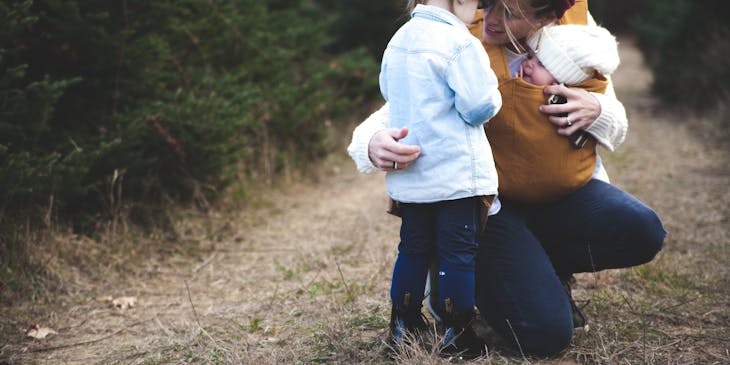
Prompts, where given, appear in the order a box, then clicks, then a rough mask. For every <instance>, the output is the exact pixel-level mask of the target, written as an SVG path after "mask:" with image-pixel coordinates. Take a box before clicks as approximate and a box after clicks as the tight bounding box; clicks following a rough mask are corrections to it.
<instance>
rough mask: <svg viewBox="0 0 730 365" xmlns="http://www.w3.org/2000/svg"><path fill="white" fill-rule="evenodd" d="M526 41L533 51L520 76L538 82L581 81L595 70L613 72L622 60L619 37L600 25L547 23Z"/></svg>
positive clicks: (589, 76) (570, 82)
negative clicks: (619, 52)
mask: <svg viewBox="0 0 730 365" xmlns="http://www.w3.org/2000/svg"><path fill="white" fill-rule="evenodd" d="M527 45H528V46H529V48H530V55H529V56H528V60H526V61H525V62H523V63H522V69H523V70H522V75H521V76H522V77H523V78H524V79H525V81H527V82H530V83H533V84H536V85H549V84H552V83H562V84H568V85H574V84H580V83H581V82H584V81H586V80H588V79H590V78H592V77H594V75H595V74H596V72H600V73H601V74H603V75H605V76H608V75H610V74H611V73H613V72H614V71H615V70H616V68H617V67H618V65H619V62H620V60H619V56H618V46H617V43H616V38H615V37H614V36H613V35H612V34H611V33H610V32H609V31H608V30H606V29H605V28H602V27H599V26H591V25H573V24H566V25H550V26H546V27H543V28H542V29H541V30H539V31H538V32H536V33H535V34H533V35H532V36H530V37H529V38H528V39H527ZM538 61H539V62H538ZM546 72H549V74H548V75H544V73H546Z"/></svg>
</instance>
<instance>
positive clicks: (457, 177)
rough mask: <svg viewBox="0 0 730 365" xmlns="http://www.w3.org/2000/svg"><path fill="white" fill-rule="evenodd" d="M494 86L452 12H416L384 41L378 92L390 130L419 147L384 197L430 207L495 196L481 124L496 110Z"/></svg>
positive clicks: (478, 49)
mask: <svg viewBox="0 0 730 365" xmlns="http://www.w3.org/2000/svg"><path fill="white" fill-rule="evenodd" d="M497 87H498V83H497V78H496V76H495V74H494V72H493V71H492V70H491V68H490V66H489V58H488V56H487V53H486V51H485V50H484V47H483V46H482V45H481V43H480V42H479V40H478V39H476V38H475V37H474V36H472V35H471V34H470V33H469V31H468V29H467V28H466V25H464V23H463V22H461V20H459V19H458V18H457V17H456V16H454V15H453V14H451V13H450V12H448V11H446V10H443V9H441V8H438V7H435V6H429V5H418V6H417V7H416V9H415V10H414V11H413V14H412V19H411V20H410V21H409V22H407V23H406V24H405V25H404V26H403V27H401V29H399V30H398V31H397V32H396V34H395V35H394V36H393V38H392V39H391V40H390V43H389V44H388V46H387V48H386V50H385V53H384V54H383V62H382V67H381V71H380V89H381V92H382V94H383V97H385V99H386V100H387V101H388V103H389V104H390V117H391V120H390V126H391V127H402V126H407V127H408V128H409V134H408V136H407V137H405V138H404V139H402V140H401V141H400V142H401V143H404V144H412V145H418V146H420V147H421V154H420V157H419V158H418V159H417V160H416V161H414V162H413V163H412V164H411V165H410V166H409V167H408V168H406V169H404V170H397V171H395V172H388V173H387V175H386V182H387V186H388V194H389V195H390V197H391V198H393V199H394V200H397V201H400V202H408V203H430V202H436V201H442V200H453V199H460V198H465V197H471V196H478V195H492V194H496V192H497V172H496V170H495V167H494V161H493V158H492V151H491V148H490V147H489V142H488V141H487V138H486V136H485V134H484V130H483V128H482V125H483V124H484V123H485V122H486V121H487V120H488V119H490V118H492V117H493V116H494V115H496V114H497V112H498V111H499V109H500V108H501V106H502V97H501V95H500V93H499V90H498V89H497Z"/></svg>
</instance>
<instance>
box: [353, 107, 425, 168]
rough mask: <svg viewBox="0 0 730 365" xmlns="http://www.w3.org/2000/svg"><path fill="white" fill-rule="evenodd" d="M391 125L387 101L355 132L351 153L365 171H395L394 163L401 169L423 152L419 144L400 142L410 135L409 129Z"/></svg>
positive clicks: (358, 166) (356, 162)
mask: <svg viewBox="0 0 730 365" xmlns="http://www.w3.org/2000/svg"><path fill="white" fill-rule="evenodd" d="M389 125H390V106H389V105H388V103H386V104H385V105H383V106H382V107H381V108H380V109H378V110H377V111H375V112H374V113H373V114H371V115H370V116H369V117H368V118H367V119H365V120H364V121H363V122H362V123H360V125H358V126H357V128H355V130H354V131H352V140H351V141H350V145H349V146H348V147H347V153H349V154H350V157H351V158H352V160H353V161H355V165H356V166H357V170H358V171H360V172H361V173H363V174H371V173H373V172H376V171H378V170H379V169H382V170H389V171H392V170H393V169H394V164H393V162H397V163H398V169H403V168H406V167H408V165H410V163H411V162H413V160H415V159H416V158H417V157H418V154H419V153H420V151H421V150H420V148H419V147H418V146H412V145H404V144H400V143H398V140H400V139H402V138H403V137H405V136H406V135H407V134H408V129H407V128H401V129H398V128H388V126H389Z"/></svg>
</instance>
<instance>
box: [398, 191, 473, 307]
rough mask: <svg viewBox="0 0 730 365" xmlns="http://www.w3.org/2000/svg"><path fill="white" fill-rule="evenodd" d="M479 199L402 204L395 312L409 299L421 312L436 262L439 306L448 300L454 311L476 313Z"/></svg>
mask: <svg viewBox="0 0 730 365" xmlns="http://www.w3.org/2000/svg"><path fill="white" fill-rule="evenodd" d="M480 207H481V203H480V198H478V197H474V198H465V199H458V200H449V201H441V202H436V203H427V204H413V203H401V204H400V214H401V218H402V223H401V229H400V237H401V242H400V244H399V245H398V258H397V259H396V262H395V266H394V268H393V279H392V283H391V289H390V296H391V300H392V301H393V303H394V304H396V306H400V305H401V304H403V303H404V302H406V301H408V300H405V293H409V295H410V303H413V306H411V308H412V309H413V310H420V309H419V308H420V305H421V301H422V300H423V292H424V287H425V285H426V276H427V273H428V270H429V268H430V265H431V262H432V261H433V260H434V259H435V258H437V261H438V265H439V266H438V285H439V288H443V290H441V291H439V294H440V295H441V297H440V298H439V301H438V303H439V306H441V307H443V306H444V303H445V300H446V299H447V298H449V299H450V300H451V302H452V304H453V306H454V310H456V311H464V310H469V311H470V310H471V309H472V308H473V307H474V290H475V284H474V266H475V264H476V255H477V248H478V247H477V240H476V239H477V232H478V230H479V218H480Z"/></svg>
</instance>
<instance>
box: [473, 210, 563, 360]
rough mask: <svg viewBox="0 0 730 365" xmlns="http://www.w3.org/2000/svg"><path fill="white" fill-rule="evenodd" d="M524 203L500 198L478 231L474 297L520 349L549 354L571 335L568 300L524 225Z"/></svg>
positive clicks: (489, 319) (488, 318) (494, 324)
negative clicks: (496, 211) (480, 232)
mask: <svg viewBox="0 0 730 365" xmlns="http://www.w3.org/2000/svg"><path fill="white" fill-rule="evenodd" d="M528 213H529V211H528V210H527V207H525V206H523V205H521V204H518V203H514V202H511V201H507V200H504V199H503V200H502V209H501V210H500V212H499V213H498V214H496V215H493V216H491V217H489V221H488V223H487V227H486V230H485V231H484V233H483V234H482V235H480V236H479V253H478V255H477V265H476V302H477V306H478V307H479V311H480V312H481V315H482V317H483V318H484V319H485V320H486V321H487V323H489V325H490V326H491V327H492V328H494V329H495V330H496V331H497V332H499V333H500V334H501V335H502V336H503V337H504V338H505V339H506V340H508V341H510V342H512V343H513V344H515V346H516V347H519V348H520V350H521V351H523V352H524V353H525V354H530V355H538V356H548V355H553V354H556V353H558V352H560V351H562V350H563V349H564V348H566V347H567V346H568V345H569V344H570V340H571V338H572V337H573V324H572V314H571V307H570V303H569V302H568V298H567V296H566V294H565V291H564V290H563V287H562V285H561V283H560V280H558V277H557V275H556V274H555V270H554V269H553V265H552V263H551V262H550V258H549V257H548V255H547V253H546V252H545V250H544V249H543V247H542V245H541V244H540V242H539V241H538V240H537V238H536V237H535V236H534V235H533V234H532V232H531V231H530V230H529V229H528V227H527V219H528V216H529V214H528Z"/></svg>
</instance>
